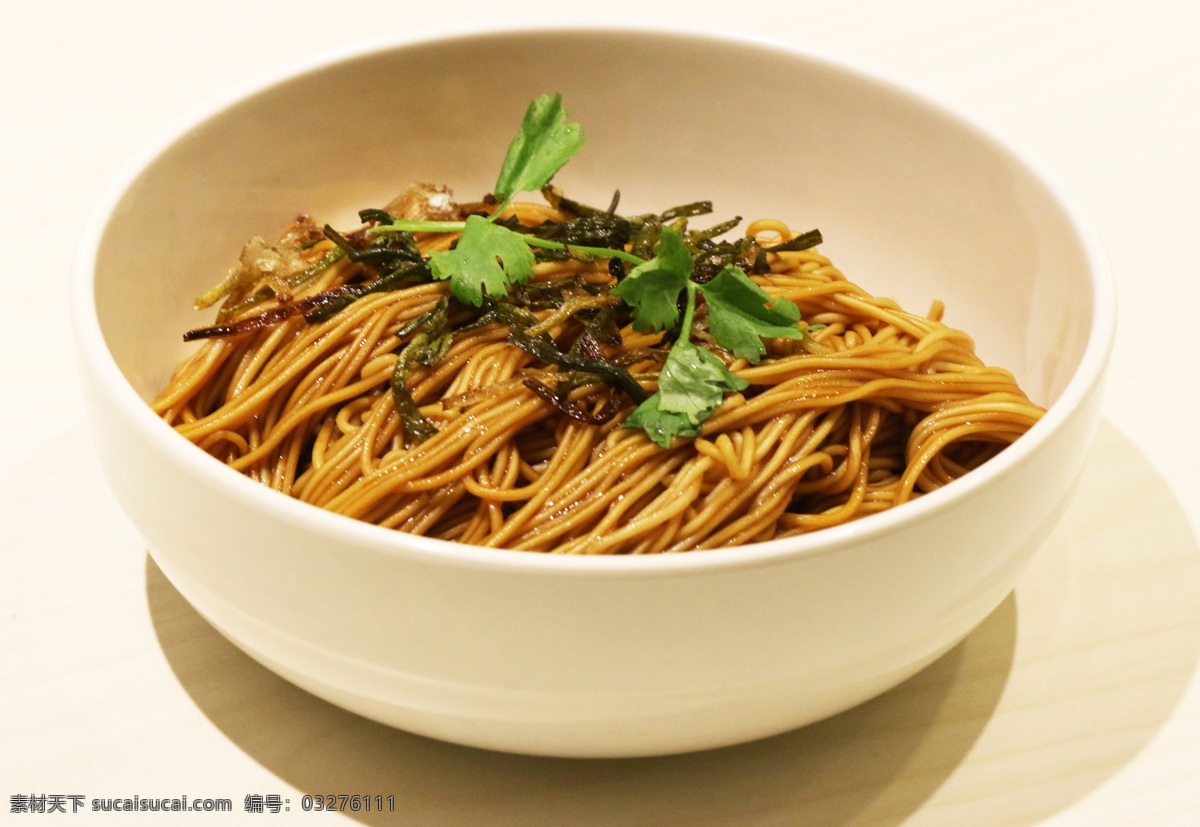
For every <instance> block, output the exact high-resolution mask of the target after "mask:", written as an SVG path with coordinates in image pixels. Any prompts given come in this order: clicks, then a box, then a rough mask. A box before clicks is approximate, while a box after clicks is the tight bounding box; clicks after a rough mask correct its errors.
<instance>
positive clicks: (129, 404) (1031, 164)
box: [69, 18, 1117, 577]
mask: <svg viewBox="0 0 1200 827" xmlns="http://www.w3.org/2000/svg"><path fill="white" fill-rule="evenodd" d="M553 33H564V34H565V33H583V34H587V35H608V36H629V35H637V36H651V37H673V38H690V39H693V40H695V41H697V43H701V42H705V43H708V44H711V45H724V46H734V47H741V48H755V49H765V50H768V51H772V52H774V53H776V54H777V55H779V56H781V57H790V58H793V59H800V60H804V61H808V62H812V63H815V64H818V65H821V66H824V67H826V68H829V69H832V70H834V71H836V72H839V73H841V74H844V75H849V76H852V77H855V78H856V79H858V80H862V81H866V82H869V83H871V84H874V85H876V86H878V87H881V88H884V89H886V90H887V91H889V92H890V93H892V94H898V95H901V96H904V97H907V98H910V99H912V100H914V101H915V102H917V103H919V104H922V105H924V106H927V107H930V108H932V109H933V110H935V111H937V112H938V113H939V114H940V115H942V116H943V117H947V118H949V119H951V120H954V121H957V122H958V123H959V125H961V126H963V127H965V128H966V129H968V130H970V131H971V132H973V133H974V134H975V135H976V136H977V137H979V138H980V139H982V140H984V141H986V142H988V143H990V144H992V145H993V147H994V148H995V149H997V150H999V151H1002V152H1004V153H1006V154H1008V155H1009V156H1011V157H1012V158H1013V159H1014V161H1015V162H1016V163H1017V164H1018V165H1020V166H1022V167H1024V168H1025V170H1026V171H1027V172H1028V173H1029V174H1030V175H1031V177H1032V178H1033V179H1034V180H1036V181H1038V183H1040V184H1041V185H1042V187H1044V188H1045V190H1046V191H1047V192H1048V193H1049V194H1050V196H1051V197H1052V198H1053V199H1054V201H1055V202H1056V203H1057V205H1058V206H1059V208H1060V209H1062V211H1063V212H1064V214H1065V215H1066V217H1067V219H1068V222H1069V224H1070V226H1071V227H1072V229H1073V230H1074V232H1075V233H1076V235H1077V237H1078V243H1079V245H1080V247H1081V249H1082V251H1083V254H1084V257H1085V260H1086V263H1087V265H1088V274H1089V278H1090V287H1091V299H1092V302H1091V311H1092V318H1091V323H1090V325H1089V329H1088V333H1087V341H1086V344H1085V346H1084V351H1083V354H1082V357H1081V359H1080V362H1079V365H1078V367H1077V368H1076V370H1075V372H1074V373H1073V375H1072V376H1071V377H1070V379H1069V380H1068V382H1067V384H1066V386H1065V387H1064V388H1063V390H1062V392H1061V393H1060V395H1059V397H1058V398H1057V399H1056V400H1055V401H1054V402H1053V403H1052V404H1051V405H1050V406H1049V407H1048V409H1047V413H1046V415H1045V416H1044V417H1043V418H1042V419H1041V420H1040V421H1039V422H1038V423H1037V424H1036V425H1034V426H1033V428H1031V429H1030V431H1029V432H1028V433H1026V434H1025V435H1023V436H1022V437H1021V438H1020V439H1018V440H1017V441H1016V442H1014V443H1013V444H1012V445H1010V446H1009V447H1008V448H1006V449H1005V450H1004V451H1003V452H1001V453H1000V454H999V455H998V456H996V457H994V458H993V459H991V460H989V461H988V462H987V463H986V464H985V465H984V466H982V467H981V468H979V469H977V470H975V471H973V472H972V473H970V474H968V475H966V476H964V477H963V478H961V479H958V480H955V482H954V484H953V485H950V486H946V487H943V488H940V489H938V490H936V491H933V492H930V493H928V494H925V495H923V496H921V497H920V498H918V499H916V500H913V501H910V502H908V503H905V504H904V506H903V508H895V509H889V510H887V511H883V512H879V513H876V514H871V515H869V516H867V517H865V518H862V519H859V520H855V521H852V522H850V523H845V524H842V525H838V526H832V527H829V528H824V529H821V530H819V531H814V532H812V533H809V534H803V535H799V536H796V537H788V538H783V539H777V540H769V541H765V542H761V543H753V544H749V545H741V546H730V547H723V548H716V549H708V550H703V551H694V552H687V553H680V554H651V555H637V556H631V555H605V554H597V555H563V554H553V553H538V552H527V551H519V550H513V549H503V548H500V549H497V548H486V547H482V546H472V545H466V544H462V543H456V542H452V541H446V540H437V539H433V538H428V537H422V536H418V535H412V534H405V533H402V532H399V531H396V530H394V529H387V528H381V527H379V526H376V525H373V524H369V523H365V522H361V521H359V520H355V519H353V518H350V517H346V516H343V515H340V514H334V513H332V512H328V511H325V510H324V509H321V508H318V507H314V506H312V505H309V504H307V503H302V502H300V501H298V500H295V499H293V498H291V497H288V496H286V495H280V494H279V492H276V491H274V490H271V489H268V488H266V487H264V486H262V485H260V484H259V483H256V482H254V481H252V480H250V479H249V478H247V477H244V476H242V475H241V474H239V473H238V472H236V471H234V470H233V469H231V468H229V467H228V466H226V465H224V464H223V463H221V462H219V461H217V460H215V459H214V458H212V457H211V456H209V455H207V454H205V453H203V452H201V451H197V450H196V448H195V446H193V445H192V444H191V443H190V442H188V441H187V440H186V439H184V438H183V437H181V436H179V435H178V434H177V433H176V432H175V431H174V429H172V428H171V427H170V426H168V425H167V424H166V423H164V422H163V421H162V420H161V419H160V418H159V417H158V416H156V415H155V414H154V413H153V412H152V411H151V409H150V407H149V406H148V405H147V404H146V402H145V401H144V400H143V399H142V398H141V396H140V395H139V394H138V392H137V391H136V390H135V389H134V387H133V386H132V385H131V384H130V383H129V381H128V380H127V379H126V378H125V376H124V374H123V373H122V372H121V369H120V368H119V367H118V365H117V363H116V360H115V359H114V358H113V356H112V354H111V352H110V351H109V349H108V346H107V344H106V342H105V339H104V334H103V331H102V330H101V328H100V322H99V318H98V315H97V309H96V302H95V290H94V286H95V282H94V276H95V264H96V259H97V256H98V253H99V250H100V245H101V242H102V240H103V237H104V234H105V231H106V229H107V227H108V225H109V222H110V220H111V218H112V217H113V214H114V211H115V209H116V207H117V206H118V204H119V203H120V201H121V199H122V198H123V197H124V195H125V193H126V192H127V191H128V189H129V188H130V187H131V186H132V185H133V183H134V182H135V181H136V180H137V178H138V177H139V176H140V175H141V174H142V172H143V171H144V170H145V169H146V168H148V167H149V166H150V165H151V164H152V163H153V162H154V161H155V160H156V159H157V158H158V157H160V156H161V155H162V154H163V153H164V152H166V151H167V150H168V149H170V147H171V146H172V145H174V144H175V143H176V142H178V141H179V140H181V139H183V138H185V137H186V136H187V135H188V133H190V132H191V131H192V130H194V129H196V128H197V127H199V126H200V125H202V124H203V123H204V122H206V121H208V120H210V119H212V118H214V117H216V116H218V115H219V114H221V113H222V112H224V111H226V110H227V109H230V108H232V107H233V106H236V105H238V104H240V103H242V102H244V101H246V100H248V99H250V98H252V97H254V96H256V95H259V94H263V93H266V92H269V91H270V90H271V89H273V88H275V87H277V86H280V85H283V84H287V83H289V82H292V81H294V80H296V79H297V78H299V77H301V76H304V75H309V74H312V73H317V72H321V71H325V70H328V69H331V68H334V67H336V66H339V65H342V64H345V63H349V62H353V61H355V60H359V59H362V58H366V57H369V56H373V55H377V54H382V53H386V52H391V51H396V50H403V49H407V48H412V47H425V46H430V45H436V44H439V43H449V42H451V41H460V40H471V39H492V38H503V37H512V36H526V35H531V34H534V35H549V34H553ZM69 299H70V315H71V321H72V326H73V328H74V333H75V339H76V348H77V352H78V359H79V361H80V362H81V368H82V369H83V370H85V371H90V372H91V374H92V375H93V377H94V378H95V379H96V380H97V381H96V384H97V385H98V386H100V387H101V388H102V389H103V392H104V393H107V394H108V395H109V396H110V397H111V401H112V403H113V404H114V405H115V406H116V407H117V408H119V410H120V411H121V415H123V416H125V417H127V418H128V420H129V421H131V422H132V423H133V424H134V426H135V427H137V428H138V429H140V430H142V431H144V432H145V433H146V434H147V436H148V437H149V438H151V439H153V440H154V441H155V443H156V444H157V445H158V447H160V448H161V450H162V451H164V452H165V453H166V454H168V455H169V456H170V458H171V459H172V461H173V462H174V463H176V464H178V465H181V466H183V467H186V468H188V469H189V470H191V471H192V472H193V473H195V474H197V475H199V476H200V477H202V478H203V479H205V480H206V481H207V482H208V483H209V484H211V485H213V486H215V487H221V486H232V488H231V490H232V491H234V492H236V493H237V494H238V496H239V497H240V498H242V499H243V500H245V501H246V502H248V503H251V504H252V505H253V507H255V508H260V509H262V510H264V511H265V512H268V513H270V514H273V515H275V516H276V517H277V518H279V519H284V520H287V521H289V522H292V523H294V524H295V525H297V526H299V527H301V528H303V529H305V530H308V531H312V532H314V533H316V534H318V535H322V536H326V537H339V538H341V539H343V540H345V541H348V542H351V543H354V544H355V545H356V546H357V547H359V548H366V549H371V550H373V551H376V552H379V553H382V554H385V555H392V556H396V557H409V558H420V559H423V560H424V561H426V562H436V563H439V564H443V565H452V566H463V567H469V568H474V569H493V570H502V571H509V572H520V571H528V572H531V573H538V572H540V573H555V574H560V575H564V576H570V575H575V576H622V577H657V576H663V575H666V574H678V573H686V572H692V573H699V572H706V571H711V570H714V569H722V568H729V567H734V568H744V567H755V566H761V565H770V564H773V563H775V562H778V561H780V560H784V559H792V558H796V557H800V556H815V555H821V554H828V553H833V552H836V551H837V550H838V549H841V548H844V547H846V546H847V545H850V544H854V543H859V542H863V541H866V540H868V539H874V538H877V537H878V536H879V535H882V534H885V533H887V532H890V531H893V530H894V529H895V528H896V527H897V525H898V524H905V525H908V524H912V523H915V522H921V521H924V520H928V519H930V518H932V517H934V516H935V515H937V514H939V513H941V512H943V511H945V510H947V509H949V508H951V507H952V506H953V505H954V504H955V503H957V502H959V501H961V500H964V499H966V498H967V497H969V496H971V495H972V492H974V491H975V490H977V489H980V488H984V487H986V486H990V485H992V484H994V483H995V482H996V481H997V480H998V479H1000V478H1001V477H1003V476H1005V475H1006V474H1007V473H1008V472H1009V471H1010V469H1012V468H1014V467H1016V466H1018V465H1020V464H1022V463H1025V462H1027V461H1029V458H1030V457H1031V455H1033V454H1035V453H1036V452H1037V450H1038V448H1039V446H1041V445H1042V444H1043V443H1045V442H1047V441H1048V440H1050V439H1051V438H1052V437H1053V435H1054V434H1056V433H1057V432H1058V431H1060V430H1061V429H1062V428H1063V427H1064V425H1065V423H1067V422H1068V421H1069V420H1070V419H1071V418H1072V416H1073V414H1074V412H1075V411H1076V410H1077V409H1079V408H1080V406H1081V405H1083V403H1084V401H1085V399H1086V397H1087V396H1088V395H1089V394H1091V393H1092V392H1093V391H1094V390H1095V389H1096V388H1097V387H1098V386H1099V385H1100V383H1101V381H1102V378H1103V374H1104V371H1105V369H1106V367H1107V364H1108V361H1109V357H1110V355H1111V352H1112V348H1113V343H1114V340H1115V335H1116V315H1117V314H1116V287H1115V282H1114V279H1113V276H1112V272H1111V267H1110V264H1109V261H1108V257H1107V254H1106V253H1105V250H1104V248H1103V245H1102V243H1101V241H1100V239H1099V237H1098V235H1097V233H1096V232H1095V230H1094V229H1093V227H1092V225H1091V223H1090V221H1089V220H1088V219H1087V217H1086V216H1085V214H1084V212H1083V210H1082V208H1081V207H1080V205H1079V204H1078V203H1077V202H1076V199H1075V198H1074V196H1073V195H1072V194H1071V193H1070V192H1068V191H1067V189H1066V188H1065V187H1064V186H1063V185H1062V184H1061V183H1060V182H1059V181H1058V179H1057V178H1056V177H1055V176H1054V174H1053V173H1051V172H1050V171H1049V170H1048V169H1046V168H1045V166H1044V165H1043V164H1042V163H1041V162H1040V161H1039V160H1038V159H1036V158H1035V157H1034V156H1033V155H1031V154H1030V153H1029V152H1028V151H1027V150H1025V149H1024V148H1023V147H1021V146H1020V145H1019V144H1018V143H1017V142H1016V141H1014V140H1013V139H1012V138H1011V137H1010V136H1008V135H1006V134H1005V133H1004V132H1003V131H1002V130H1000V129H997V128H995V127H994V126H993V125H990V124H985V123H983V122H982V121H981V120H979V119H978V118H977V117H975V116H974V115H969V114H967V113H965V112H964V111H963V110H962V109H961V108H960V107H959V106H957V105H955V104H952V103H948V102H946V101H944V100H942V99H940V98H939V97H938V96H937V95H935V94H931V93H930V92H929V91H928V90H925V89H922V88H921V87H920V86H919V85H917V84H914V83H912V82H910V81H909V80H907V79H902V78H901V77H900V76H898V75H897V74H895V73H893V72H890V71H885V70H883V69H880V68H879V67H870V66H866V65H863V64H862V63H860V62H859V61H856V60H853V59H847V58H846V57H844V56H841V55H835V54H833V53H830V52H828V51H824V50H819V49H814V48H811V47H809V46H808V45H800V44H796V43H791V42H784V41H779V40H773V39H770V38H766V37H762V36H756V35H750V34H744V33H730V32H726V31H718V30H715V29H713V28H709V27H704V26H700V25H694V24H683V23H665V22H662V21H641V22H635V23H628V24H626V23H619V24H618V23H614V22H612V21H608V20H589V19H586V18H584V19H576V18H571V19H569V21H564V20H555V19H520V18H517V19H511V20H504V21H500V20H490V21H473V22H469V23H460V24H451V25H443V26H436V27H426V28H422V29H418V30H414V31H411V32H404V33H391V34H387V35H384V36H376V37H372V38H369V39H366V40H360V41H358V42H356V43H351V44H348V45H345V46H342V47H339V48H336V49H333V50H326V51H322V52H318V53H315V54H311V55H308V56H306V57H302V58H300V59H295V60H292V61H289V62H285V63H283V64H281V65H278V66H276V67H274V68H273V69H270V70H268V71H266V72H264V73H261V74H259V75H258V76H256V77H254V78H251V79H249V80H247V81H245V82H242V83H239V84H237V85H235V86H233V87H231V88H228V89H227V90H226V91H224V92H223V93H221V94H218V95H217V96H215V97H213V98H210V99H209V100H208V101H207V102H204V103H201V104H200V105H199V106H196V107H194V108H193V109H191V110H190V111H189V112H187V113H186V114H185V115H183V116H182V117H180V118H178V119H176V120H175V121H174V122H173V123H171V124H170V125H168V126H167V127H166V128H165V129H163V130H162V131H161V132H159V133H158V134H157V135H156V136H155V137H154V138H152V139H151V140H150V141H149V142H148V143H147V144H145V145H144V146H143V147H142V148H141V150H140V151H138V152H137V153H135V154H134V155H133V156H132V157H131V158H130V159H129V160H128V161H127V162H126V163H125V164H124V166H123V167H122V168H121V169H120V171H119V172H118V174H117V175H116V176H115V177H114V178H113V179H112V180H111V182H110V183H109V184H108V186H107V187H106V189H105V190H104V191H103V194H102V195H101V196H100V198H99V199H98V201H97V202H96V204H95V206H94V207H93V209H92V211H91V213H90V214H89V216H88V218H87V221H86V223H85V224H84V227H83V230H82V232H81V235H80V240H79V242H78V245H77V248H76V254H75V258H74V262H73V265H72V272H71V280H70V287H69Z"/></svg>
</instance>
